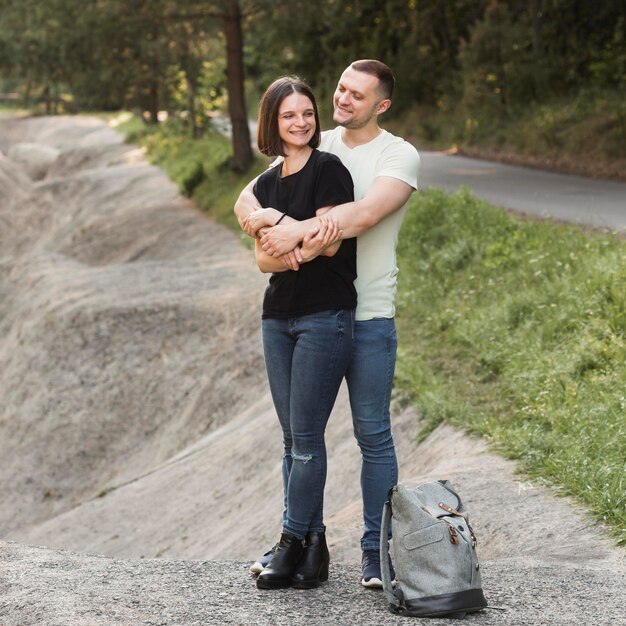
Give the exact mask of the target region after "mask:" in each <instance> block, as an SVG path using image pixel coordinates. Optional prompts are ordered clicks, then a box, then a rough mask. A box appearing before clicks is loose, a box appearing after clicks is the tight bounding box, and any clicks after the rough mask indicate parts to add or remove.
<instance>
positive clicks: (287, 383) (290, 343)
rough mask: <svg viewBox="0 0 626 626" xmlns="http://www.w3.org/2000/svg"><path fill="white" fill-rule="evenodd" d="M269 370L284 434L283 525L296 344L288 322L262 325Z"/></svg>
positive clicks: (289, 454)
mask: <svg viewBox="0 0 626 626" xmlns="http://www.w3.org/2000/svg"><path fill="white" fill-rule="evenodd" d="M261 330H262V336H263V353H264V357H265V368H266V370H267V379H268V381H269V385H270V393H271V394H272V401H273V402H274V408H275V409H276V414H277V415H278V421H279V422H280V426H281V429H282V431H283V492H284V498H283V502H284V510H283V524H284V521H285V517H286V514H287V485H288V483H289V472H290V471H291V463H292V459H291V447H292V438H291V424H290V413H289V411H290V409H289V404H290V396H291V364H292V359H293V351H294V348H295V345H296V340H295V338H294V337H293V336H292V334H291V333H290V331H289V321H288V320H287V319H264V320H263V321H262V323H261Z"/></svg>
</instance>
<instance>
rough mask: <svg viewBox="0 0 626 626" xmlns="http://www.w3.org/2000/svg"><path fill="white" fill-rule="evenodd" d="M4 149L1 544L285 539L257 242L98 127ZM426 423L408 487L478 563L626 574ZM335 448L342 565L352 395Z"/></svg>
mask: <svg viewBox="0 0 626 626" xmlns="http://www.w3.org/2000/svg"><path fill="white" fill-rule="evenodd" d="M0 150H2V154H0V198H2V201H1V202H0V397H2V403H1V405H0V502H1V503H2V504H1V505H0V538H2V539H11V540H14V541H18V542H21V543H34V544H41V545H45V546H49V547H52V548H64V549H70V550H73V551H76V552H79V553H81V552H82V553H98V554H104V555H108V556H112V557H117V558H133V557H167V558H168V559H242V560H245V559H251V558H253V557H254V556H256V555H257V554H258V553H259V550H261V549H265V548H266V547H267V546H269V545H270V544H271V543H273V541H274V540H275V538H276V535H277V532H278V518H279V512H280V508H281V484H280V436H279V430H278V426H277V423H276V418H275V416H274V413H273V410H272V406H271V402H270V399H269V395H268V392H267V388H266V383H265V378H264V370H263V362H262V357H261V346H260V334H259V309H260V300H261V295H262V290H263V286H264V284H265V279H264V277H262V276H261V275H260V274H259V273H258V272H257V271H256V270H255V269H254V267H253V261H252V257H251V255H250V253H248V252H247V251H245V250H244V249H243V248H242V247H241V246H240V245H239V243H238V241H237V239H236V237H235V236H233V235H232V234H231V233H230V232H228V231H226V230H225V229H223V228H222V227H220V226H217V225H215V224H214V223H212V222H211V221H210V220H209V219H208V218H206V216H204V215H202V214H200V213H199V212H198V211H196V210H195V209H194V208H193V207H192V206H190V205H189V203H188V202H186V201H184V200H183V199H181V198H180V197H179V196H178V195H177V193H176V190H175V188H174V187H173V185H172V184H171V183H170V182H169V181H168V180H167V178H166V177H165V175H164V174H163V173H162V172H161V171H160V170H158V169H157V168H154V167H151V166H149V165H147V164H146V163H145V162H144V160H143V158H142V156H141V154H140V153H139V152H138V151H137V150H136V149H134V148H132V147H130V146H126V145H124V144H122V143H121V138H120V136H119V135H118V134H117V133H115V132H114V131H112V130H111V129H109V128H108V127H107V126H106V125H104V124H103V123H102V122H100V121H98V120H94V119H88V118H63V117H59V118H37V119H25V120H19V121H16V120H11V119H6V118H5V119H2V118H0ZM417 425H418V419H417V416H416V415H415V414H414V413H413V412H412V411H411V410H406V411H404V412H402V413H400V414H399V415H397V416H396V417H395V419H394V432H395V438H396V442H397V444H398V448H399V458H400V465H401V476H400V477H401V480H403V481H404V482H408V483H417V482H419V481H420V480H423V479H424V478H450V479H452V481H453V483H454V484H456V485H457V486H458V488H459V489H460V491H461V493H462V495H463V496H464V498H465V500H466V502H467V505H468V507H469V510H470V512H471V514H472V516H473V518H474V525H475V527H476V531H477V534H478V538H479V550H480V552H479V553H480V556H481V558H482V559H483V560H484V561H486V562H487V563H488V562H493V563H495V562H503V563H504V562H506V561H507V560H511V564H513V563H514V560H515V559H531V560H532V561H533V562H534V563H536V564H537V566H538V567H539V566H541V567H569V568H574V569H575V570H576V571H577V572H579V573H580V572H583V573H584V572H591V571H598V570H603V571H605V572H608V573H609V574H608V575H609V576H611V575H613V574H612V573H614V574H615V576H617V577H622V578H621V580H623V576H624V563H623V559H624V552H623V551H622V550H619V549H617V548H614V547H613V546H612V545H611V543H610V542H609V541H607V540H606V539H605V538H603V537H602V533H601V529H600V528H599V527H598V526H597V525H595V524H593V523H592V522H591V521H590V520H589V519H587V518H586V517H585V515H584V514H583V513H582V512H580V511H578V510H576V508H575V507H573V506H572V505H571V504H570V503H568V502H567V501H566V500H564V499H561V498H554V497H552V496H551V495H550V493H549V492H548V491H547V490H545V489H539V488H537V487H536V486H533V485H530V484H527V483H524V482H519V481H518V480H517V479H516V477H515V474H514V466H513V464H512V463H510V462H507V461H505V460H503V459H501V458H499V457H496V456H494V455H491V454H489V453H488V451H487V450H486V447H485V444H484V443H483V442H481V441H478V440H474V439H470V438H468V437H466V436H464V435H462V434H461V433H459V432H456V431H453V430H452V429H450V428H449V427H445V426H444V427H441V428H439V429H438V430H437V431H436V432H435V433H433V434H432V435H431V437H429V439H428V440H427V441H426V442H425V443H423V444H422V445H420V446H416V445H415V444H414V436H415V432H416V429H417ZM328 448H329V483H328V486H327V495H326V514H327V524H328V527H329V538H330V541H331V546H332V547H331V551H332V555H333V560H334V562H341V561H343V562H346V563H349V564H354V563H356V562H358V559H359V555H360V551H359V547H358V538H359V536H360V515H361V511H360V495H359V484H358V464H359V454H358V451H357V448H356V445H355V443H354V440H353V437H352V434H351V423H350V416H349V410H348V407H347V399H346V397H345V391H343V390H342V393H341V396H340V398H339V401H338V405H337V407H336V410H335V412H334V414H333V417H332V418H331V423H330V426H329V431H328ZM0 548H1V545H0ZM3 554H8V552H7V551H4V552H3V551H2V549H0V562H2V559H3V558H4V556H3ZM7 558H8V557H7ZM77 558H78V559H80V557H77ZM89 562H90V561H89V560H88V559H87V558H85V562H84V563H85V567H87V569H88V568H89V565H88V563H89ZM525 562H527V561H525ZM111 563H113V564H114V563H115V561H112V562H111ZM121 563H122V562H120V567H122V565H121ZM111 567H115V566H114V565H112V566H111ZM1 569H2V568H0V570H1ZM505 569H506V568H505ZM520 572H521V570H520ZM525 575H527V574H525ZM1 582H2V581H1V580H0V583H1ZM519 582H520V581H518V583H519ZM512 584H516V583H512ZM0 587H1V584H0ZM11 588H13V587H11ZM7 606H9V610H10V607H11V606H13V605H7ZM7 614H8V613H7ZM0 615H3V613H2V609H1V608H0ZM2 623H4V622H2ZM7 623H12V622H7ZM15 623H18V622H15ZM81 623H82V622H81ZM103 623H106V622H103ZM111 623H113V622H111Z"/></svg>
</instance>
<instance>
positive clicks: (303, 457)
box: [291, 450, 313, 465]
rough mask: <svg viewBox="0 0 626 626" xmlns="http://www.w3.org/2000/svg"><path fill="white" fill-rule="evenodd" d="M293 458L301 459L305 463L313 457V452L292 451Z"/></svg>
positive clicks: (295, 459) (294, 459)
mask: <svg viewBox="0 0 626 626" xmlns="http://www.w3.org/2000/svg"><path fill="white" fill-rule="evenodd" d="M291 458H292V460H293V461H300V462H301V463H304V464H305V465H306V464H307V463H308V462H309V461H310V460H311V459H312V458H313V455H312V454H299V453H298V452H294V451H293V450H292V451H291Z"/></svg>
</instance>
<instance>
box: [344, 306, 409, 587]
mask: <svg viewBox="0 0 626 626" xmlns="http://www.w3.org/2000/svg"><path fill="white" fill-rule="evenodd" d="M396 351H397V338H396V329H395V323H394V320H393V319H387V318H377V319H373V320H365V321H357V322H356V323H355V341H354V348H353V351H352V360H351V362H350V367H349V368H348V372H347V374H346V381H347V383H348V391H349V395H350V406H351V409H352V420H353V425H354V434H355V437H356V439H357V442H358V444H359V447H360V449H361V457H362V464H361V492H362V496H363V521H364V533H363V537H362V539H361V548H362V550H363V551H364V554H366V553H367V554H369V552H370V551H375V552H376V553H377V552H378V550H379V542H380V526H381V519H382V510H383V505H384V503H385V501H386V500H387V496H388V493H389V490H390V489H391V487H393V486H394V485H395V484H396V483H397V481H398V463H397V460H396V451H395V446H394V443H393V437H392V435H391V418H390V410H389V408H390V402H391V389H392V384H393V376H394V370H395V362H396ZM366 582H367V581H364V584H366ZM375 584H376V585H377V583H375Z"/></svg>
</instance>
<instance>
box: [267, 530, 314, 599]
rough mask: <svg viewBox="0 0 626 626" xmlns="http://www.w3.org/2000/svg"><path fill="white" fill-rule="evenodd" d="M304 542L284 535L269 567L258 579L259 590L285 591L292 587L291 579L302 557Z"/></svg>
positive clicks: (292, 536)
mask: <svg viewBox="0 0 626 626" xmlns="http://www.w3.org/2000/svg"><path fill="white" fill-rule="evenodd" d="M302 550H303V546H302V540H301V539H298V538H297V537H295V536H294V535H289V534H288V533H283V534H282V535H281V536H280V541H279V542H278V544H277V545H276V552H274V556H273V557H272V559H271V561H270V562H269V563H268V564H267V567H265V569H264V570H263V571H262V572H261V573H260V574H259V577H258V578H257V579H256V586H257V587H258V588H259V589H283V588H284V587H291V579H292V577H293V572H294V570H295V569H296V565H297V564H298V561H299V560H300V556H301V555H302Z"/></svg>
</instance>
